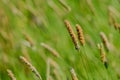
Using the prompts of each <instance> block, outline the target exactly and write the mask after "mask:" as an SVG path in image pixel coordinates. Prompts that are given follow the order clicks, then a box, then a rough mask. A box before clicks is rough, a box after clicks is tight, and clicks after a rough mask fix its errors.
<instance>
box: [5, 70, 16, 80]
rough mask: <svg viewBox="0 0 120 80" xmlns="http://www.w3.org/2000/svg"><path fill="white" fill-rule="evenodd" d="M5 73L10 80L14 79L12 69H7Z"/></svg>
mask: <svg viewBox="0 0 120 80" xmlns="http://www.w3.org/2000/svg"><path fill="white" fill-rule="evenodd" d="M7 73H8V75H9V77H10V79H11V80H16V78H15V76H14V74H13V73H12V71H11V70H10V69H7Z"/></svg>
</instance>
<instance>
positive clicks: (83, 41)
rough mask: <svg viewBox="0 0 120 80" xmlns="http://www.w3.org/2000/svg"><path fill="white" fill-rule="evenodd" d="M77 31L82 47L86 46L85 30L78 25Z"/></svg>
mask: <svg viewBox="0 0 120 80" xmlns="http://www.w3.org/2000/svg"><path fill="white" fill-rule="evenodd" d="M76 30H77V34H78V39H79V41H80V43H81V45H82V46H84V45H85V39H84V35H83V30H82V28H81V27H80V25H78V24H76Z"/></svg>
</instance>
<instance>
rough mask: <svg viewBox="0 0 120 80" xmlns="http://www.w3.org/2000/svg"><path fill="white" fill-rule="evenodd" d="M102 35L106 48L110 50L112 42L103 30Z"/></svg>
mask: <svg viewBox="0 0 120 80" xmlns="http://www.w3.org/2000/svg"><path fill="white" fill-rule="evenodd" d="M100 37H101V39H102V42H103V44H104V46H105V48H106V50H107V51H109V50H110V44H109V42H108V39H107V37H106V35H105V34H104V33H103V32H100Z"/></svg>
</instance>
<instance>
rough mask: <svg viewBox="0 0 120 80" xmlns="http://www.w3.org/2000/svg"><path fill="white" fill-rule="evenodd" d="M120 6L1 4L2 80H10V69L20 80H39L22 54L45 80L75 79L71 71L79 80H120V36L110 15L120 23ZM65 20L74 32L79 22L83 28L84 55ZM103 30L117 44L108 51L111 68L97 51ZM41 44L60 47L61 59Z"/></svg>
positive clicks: (23, 0) (49, 0)
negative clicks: (76, 44)
mask: <svg viewBox="0 0 120 80" xmlns="http://www.w3.org/2000/svg"><path fill="white" fill-rule="evenodd" d="M119 6H120V1H119V0H0V80H10V78H9V76H8V73H7V71H6V69H10V70H12V72H13V74H14V75H15V77H16V79H17V80H37V79H36V77H35V75H34V74H33V73H32V72H31V71H30V70H29V69H28V68H27V67H26V66H25V65H24V64H23V63H22V62H21V61H20V59H19V56H24V57H26V58H27V59H28V61H29V62H31V64H32V65H34V67H36V69H37V70H38V72H39V73H40V74H41V76H42V78H43V80H72V78H71V73H70V69H71V68H74V70H75V72H76V75H77V77H78V79H79V80H119V79H120V33H119V31H117V30H116V29H115V28H114V26H113V25H110V23H109V18H110V15H109V13H112V17H114V19H115V21H116V22H117V23H119V22H120V8H119ZM66 19H67V20H68V21H69V22H70V24H71V25H72V28H73V30H74V32H75V33H76V29H75V25H76V24H80V25H81V27H82V29H83V33H84V37H85V41H86V44H85V46H84V47H82V46H81V45H80V46H81V47H80V52H78V51H76V50H75V48H74V44H73V42H72V40H71V38H70V36H69V33H68V31H67V29H66V27H65V25H64V20H66ZM100 32H104V33H105V35H106V36H107V38H108V41H109V43H110V44H111V46H112V48H111V49H110V50H109V51H107V50H105V53H106V57H107V59H108V68H107V69H106V68H105V66H104V65H103V63H102V62H101V58H100V52H99V50H98V48H97V44H98V43H101V42H102V40H101V38H100ZM41 43H45V44H47V45H49V46H50V47H52V48H53V49H55V50H56V51H57V52H58V53H59V55H60V58H58V57H55V56H54V55H52V54H51V52H50V51H49V50H47V49H45V48H44V47H43V46H41ZM49 60H50V61H51V63H50V64H47V63H48V61H49ZM48 65H49V66H48ZM48 67H49V68H50V72H49V79H47V77H48V75H47V69H48Z"/></svg>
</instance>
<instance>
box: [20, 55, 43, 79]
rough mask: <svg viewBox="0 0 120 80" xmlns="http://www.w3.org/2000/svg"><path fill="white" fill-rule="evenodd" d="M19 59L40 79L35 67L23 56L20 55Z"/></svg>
mask: <svg viewBox="0 0 120 80" xmlns="http://www.w3.org/2000/svg"><path fill="white" fill-rule="evenodd" d="M20 60H21V61H22V62H23V63H24V64H26V66H27V67H28V68H29V69H30V70H31V71H32V72H33V73H34V74H35V75H36V76H37V77H38V78H39V79H40V80H42V77H41V75H40V74H39V72H38V71H37V70H36V68H35V67H34V66H33V65H32V64H31V63H30V62H29V61H28V60H27V59H26V58H25V57H23V56H20Z"/></svg>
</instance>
